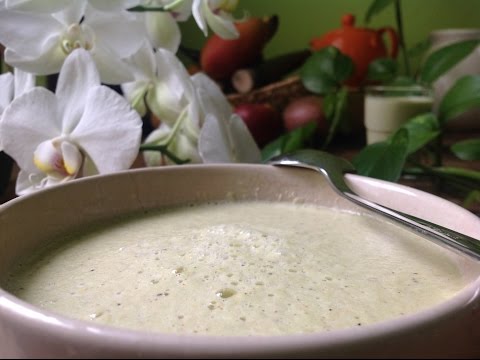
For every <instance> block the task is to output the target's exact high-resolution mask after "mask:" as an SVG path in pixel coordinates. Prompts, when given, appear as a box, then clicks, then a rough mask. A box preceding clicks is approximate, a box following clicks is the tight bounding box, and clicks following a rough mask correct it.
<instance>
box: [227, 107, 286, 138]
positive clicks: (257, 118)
mask: <svg viewBox="0 0 480 360" xmlns="http://www.w3.org/2000/svg"><path fill="white" fill-rule="evenodd" d="M234 112H235V113H236V114H238V115H239V116H240V117H241V118H242V119H243V121H244V122H245V124H246V125H247V128H248V130H250V133H251V134H252V136H253V138H254V139H255V142H256V143H257V145H258V146H259V147H263V146H264V145H266V144H268V143H269V142H270V141H272V140H275V139H276V138H277V137H279V136H280V135H281V134H282V132H283V126H282V119H281V116H280V113H279V112H278V111H277V110H276V109H275V108H274V107H273V106H271V105H270V104H253V103H246V104H241V105H238V106H237V107H236V108H235V110H234Z"/></svg>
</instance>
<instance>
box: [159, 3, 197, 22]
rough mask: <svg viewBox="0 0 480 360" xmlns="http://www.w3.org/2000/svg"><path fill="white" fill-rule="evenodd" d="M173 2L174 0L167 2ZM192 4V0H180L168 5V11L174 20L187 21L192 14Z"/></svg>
mask: <svg viewBox="0 0 480 360" xmlns="http://www.w3.org/2000/svg"><path fill="white" fill-rule="evenodd" d="M175 2H176V0H171V1H169V2H168V3H169V4H171V3H175ZM166 5H168V4H166ZM192 6H193V0H183V1H180V3H178V2H177V4H176V5H175V6H172V7H169V12H170V14H172V15H173V17H174V18H175V20H176V21H187V20H188V18H189V17H190V15H192Z"/></svg>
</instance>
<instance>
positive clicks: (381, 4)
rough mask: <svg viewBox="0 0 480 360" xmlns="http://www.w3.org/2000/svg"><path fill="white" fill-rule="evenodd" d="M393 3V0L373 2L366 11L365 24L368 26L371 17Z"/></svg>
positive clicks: (376, 0) (375, 0)
mask: <svg viewBox="0 0 480 360" xmlns="http://www.w3.org/2000/svg"><path fill="white" fill-rule="evenodd" d="M394 2H395V0H373V1H372V2H371V3H370V6H369V7H368V9H367V13H366V14H365V19H364V21H365V23H367V24H368V23H369V22H370V20H371V19H372V17H374V16H375V15H377V14H379V13H381V12H382V11H383V10H384V9H386V8H387V7H389V6H390V5H391V4H393V3H394Z"/></svg>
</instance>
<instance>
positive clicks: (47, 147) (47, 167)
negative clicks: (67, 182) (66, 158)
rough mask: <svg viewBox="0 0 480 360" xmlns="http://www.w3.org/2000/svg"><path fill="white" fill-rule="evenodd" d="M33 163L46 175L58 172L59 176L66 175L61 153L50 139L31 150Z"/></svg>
mask: <svg viewBox="0 0 480 360" xmlns="http://www.w3.org/2000/svg"><path fill="white" fill-rule="evenodd" d="M33 163H34V164H35V166H36V167H37V168H38V169H39V170H40V171H41V172H42V173H45V174H47V175H53V174H55V175H56V174H60V176H61V177H62V176H63V177H65V176H67V174H66V172H65V167H64V165H63V157H62V153H61V151H60V149H58V148H57V147H55V145H54V144H53V142H52V140H50V139H49V140H45V141H43V142H41V143H40V144H39V145H38V146H37V148H36V149H35V151H34V152H33Z"/></svg>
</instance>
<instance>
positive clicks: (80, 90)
mask: <svg viewBox="0 0 480 360" xmlns="http://www.w3.org/2000/svg"><path fill="white" fill-rule="evenodd" d="M95 85H100V77H99V75H98V71H97V69H96V67H95V63H94V62H93V59H92V57H91V55H90V53H89V52H88V51H86V50H84V49H77V50H75V51H73V52H72V53H71V54H70V55H69V56H68V57H67V58H66V60H65V62H64V64H63V66H62V69H61V71H60V75H59V77H58V82H57V89H56V91H55V93H56V95H57V99H58V106H59V112H60V116H62V118H63V129H62V132H63V133H66V134H69V133H71V132H72V130H73V129H74V127H75V126H76V125H77V124H78V122H79V121H80V118H81V117H82V114H83V111H84V108H85V104H86V101H87V95H88V91H89V90H90V88H91V87H92V86H95Z"/></svg>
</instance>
